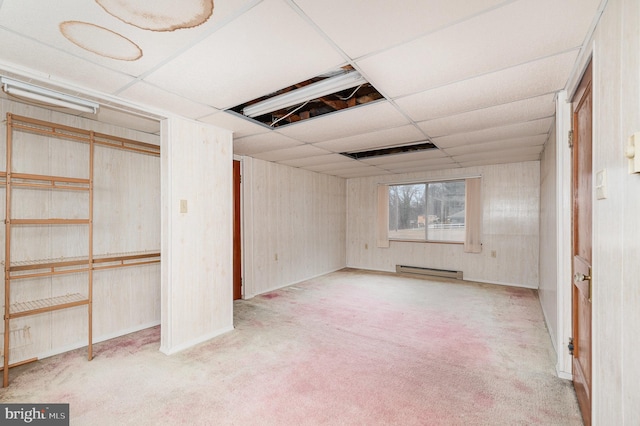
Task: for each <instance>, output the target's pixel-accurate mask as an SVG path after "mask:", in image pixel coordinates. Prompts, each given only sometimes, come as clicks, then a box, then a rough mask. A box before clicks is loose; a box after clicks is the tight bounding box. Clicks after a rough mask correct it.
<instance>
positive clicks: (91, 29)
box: [59, 21, 142, 61]
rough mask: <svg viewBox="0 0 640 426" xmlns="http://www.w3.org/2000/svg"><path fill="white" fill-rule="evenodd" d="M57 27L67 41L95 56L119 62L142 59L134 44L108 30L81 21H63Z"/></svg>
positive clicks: (139, 49) (140, 52)
mask: <svg viewBox="0 0 640 426" xmlns="http://www.w3.org/2000/svg"><path fill="white" fill-rule="evenodd" d="M59 27H60V32H61V33H62V35H63V36H64V37H66V38H67V40H69V41H70V42H72V43H73V44H75V45H77V46H79V47H81V48H83V49H85V50H88V51H89V52H93V53H95V54H97V55H100V56H104V57H106V58H111V59H119V60H121V61H135V60H137V59H140V58H141V57H142V49H141V48H140V47H139V46H138V45H137V44H136V43H134V42H133V41H131V40H129V39H128V38H126V37H125V36H123V35H121V34H118V33H116V32H115V31H111V30H110V29H108V28H104V27H101V26H99V25H95V24H91V23H88V22H81V21H64V22H62V23H60V26H59Z"/></svg>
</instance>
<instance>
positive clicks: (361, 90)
mask: <svg viewBox="0 0 640 426" xmlns="http://www.w3.org/2000/svg"><path fill="white" fill-rule="evenodd" d="M379 99H382V95H381V94H380V93H379V92H378V91H377V90H376V89H375V88H374V87H373V86H372V85H371V84H370V83H369V82H367V81H366V80H365V79H364V78H363V77H362V76H361V75H360V74H359V73H358V72H357V71H355V70H354V69H353V68H352V67H350V66H347V67H344V68H341V69H339V70H336V71H335V72H330V73H325V74H322V75H319V76H317V77H314V78H311V79H309V80H305V81H303V82H300V83H297V84H294V85H293V86H289V87H286V88H284V89H281V90H278V91H276V92H274V93H270V94H268V95H265V96H262V97H260V98H257V99H253V100H251V101H249V102H245V103H243V104H240V105H237V106H235V107H233V108H230V109H229V111H233V112H236V113H238V114H242V115H244V116H245V117H247V118H250V119H253V120H255V121H257V122H259V123H262V124H266V125H267V126H270V127H280V126H285V125H288V124H292V123H296V122H299V121H303V120H307V119H309V118H313V117H318V116H320V115H324V114H328V113H332V112H336V111H342V110H344V109H347V108H352V107H355V106H358V105H363V104H366V103H369V102H373V101H377V100H379Z"/></svg>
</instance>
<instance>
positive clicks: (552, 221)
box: [539, 126, 558, 351]
mask: <svg viewBox="0 0 640 426" xmlns="http://www.w3.org/2000/svg"><path fill="white" fill-rule="evenodd" d="M553 130H554V131H553V132H552V134H551V136H550V138H549V140H547V142H546V144H545V147H544V151H543V152H542V158H541V160H540V267H539V270H540V286H539V295H540V303H541V305H542V311H543V312H544V317H545V321H546V323H547V328H548V329H549V334H550V335H551V341H552V342H553V346H554V348H556V351H557V350H558V344H557V337H558V336H557V333H558V283H557V281H558V280H557V278H558V265H557V261H558V217H557V207H558V200H557V186H558V178H557V167H556V145H557V141H556V133H555V126H554V127H553Z"/></svg>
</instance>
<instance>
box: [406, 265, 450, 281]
mask: <svg viewBox="0 0 640 426" xmlns="http://www.w3.org/2000/svg"><path fill="white" fill-rule="evenodd" d="M396 272H398V273H403V274H418V275H428V276H431V277H442V278H455V279H457V280H461V279H462V271H449V270H446V269H434V268H423V267H420V266H407V265H396Z"/></svg>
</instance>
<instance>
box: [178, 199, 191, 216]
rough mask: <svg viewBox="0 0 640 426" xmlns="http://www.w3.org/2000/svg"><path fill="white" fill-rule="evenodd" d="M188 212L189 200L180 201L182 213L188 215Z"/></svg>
mask: <svg viewBox="0 0 640 426" xmlns="http://www.w3.org/2000/svg"><path fill="white" fill-rule="evenodd" d="M188 210H189V209H188V208H187V200H180V213H186V212H187V211H188Z"/></svg>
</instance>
